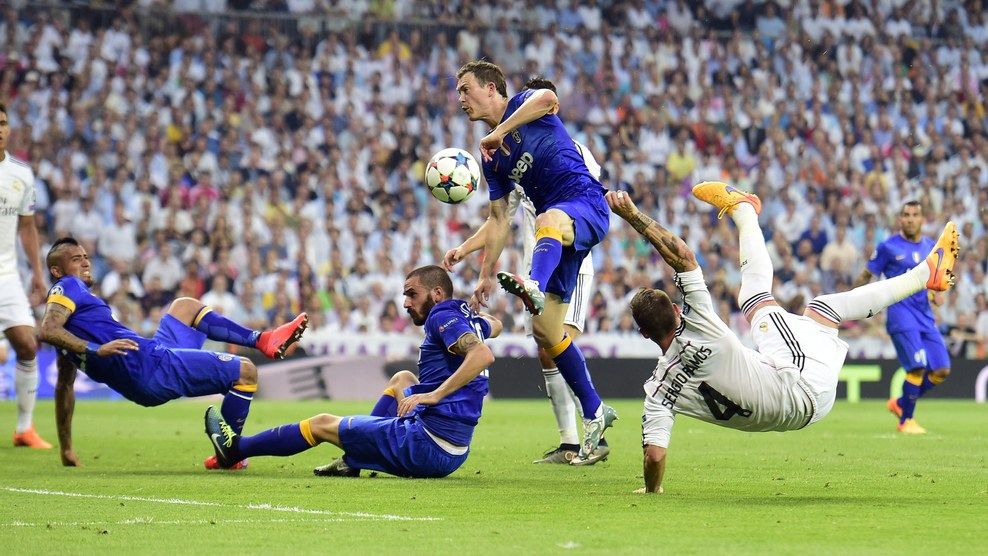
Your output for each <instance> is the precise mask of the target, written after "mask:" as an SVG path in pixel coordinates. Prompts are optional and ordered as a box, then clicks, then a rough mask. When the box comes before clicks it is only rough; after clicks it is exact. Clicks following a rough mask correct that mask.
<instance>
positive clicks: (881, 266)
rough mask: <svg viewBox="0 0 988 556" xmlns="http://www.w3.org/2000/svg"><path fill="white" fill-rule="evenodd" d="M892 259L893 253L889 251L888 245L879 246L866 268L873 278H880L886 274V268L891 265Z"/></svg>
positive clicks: (881, 244)
mask: <svg viewBox="0 0 988 556" xmlns="http://www.w3.org/2000/svg"><path fill="white" fill-rule="evenodd" d="M891 258H892V253H891V252H890V251H889V248H888V245H887V244H886V243H885V242H882V243H880V244H878V247H876V248H875V252H874V253H873V254H872V255H871V259H869V260H868V264H867V265H866V266H865V268H867V269H868V272H870V273H871V274H872V276H880V275H881V274H882V273H883V272H885V268H886V267H887V266H888V264H889V260H890V259H891Z"/></svg>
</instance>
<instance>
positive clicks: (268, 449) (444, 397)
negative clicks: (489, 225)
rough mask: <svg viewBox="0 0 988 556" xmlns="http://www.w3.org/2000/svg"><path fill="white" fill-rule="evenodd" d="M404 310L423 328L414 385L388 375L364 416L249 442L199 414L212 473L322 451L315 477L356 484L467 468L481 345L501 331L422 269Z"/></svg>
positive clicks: (210, 413)
mask: <svg viewBox="0 0 988 556" xmlns="http://www.w3.org/2000/svg"><path fill="white" fill-rule="evenodd" d="M404 295H405V303H404V307H405V310H406V311H407V312H408V314H409V316H410V317H411V318H412V322H414V323H415V324H416V326H424V327H425V339H424V340H423V341H422V346H421V347H420V351H419V362H418V371H419V373H418V378H416V377H415V375H414V374H412V373H411V372H409V371H401V372H399V373H396V374H395V375H394V376H393V377H392V378H391V381H390V382H389V383H388V387H387V389H385V391H384V394H383V395H382V396H381V398H380V399H379V400H378V402H377V404H376V405H375V406H374V408H373V409H372V410H371V413H370V415H366V416H365V415H356V416H346V417H340V416H336V415H330V414H328V413H323V414H320V415H316V416H315V417H312V418H309V419H305V420H303V421H301V422H299V423H292V424H288V425H282V426H280V427H276V428H273V429H269V430H266V431H264V432H262V433H259V434H256V435H254V436H241V435H240V434H239V433H238V432H237V431H235V430H233V428H232V427H230V426H229V425H228V424H227V423H226V420H225V419H224V418H223V416H221V415H220V414H219V413H218V412H217V411H216V410H215V408H212V407H210V408H209V409H208V410H207V411H206V417H205V421H206V436H207V437H209V440H210V442H212V444H213V448H214V449H215V451H216V457H217V459H218V460H219V461H220V464H221V465H232V464H234V463H235V462H237V461H239V460H242V459H244V458H247V457H251V456H290V455H294V454H297V453H299V452H303V451H305V450H308V449H309V448H312V447H313V446H316V445H317V444H321V443H323V442H329V443H332V444H335V445H336V446H339V447H340V448H342V449H343V452H344V453H343V457H342V458H340V459H338V460H336V461H334V462H332V463H330V464H329V465H326V466H323V467H320V468H317V469H316V470H315V473H316V474H317V475H336V476H357V475H359V474H360V470H361V469H369V470H374V471H383V472H385V473H390V474H392V475H398V476H401V477H445V476H447V475H449V474H450V473H452V472H454V471H456V470H457V469H458V468H459V467H460V466H461V465H463V462H464V461H466V459H467V454H468V453H469V450H470V441H471V439H472V438H473V430H474V428H475V427H476V426H477V423H478V421H479V420H480V413H481V409H482V407H483V404H484V396H485V395H486V394H487V367H488V366H489V365H490V364H491V363H493V362H494V354H493V353H491V350H490V348H488V347H487V346H486V345H484V339H486V338H493V337H495V336H497V335H498V334H500V333H501V322H500V321H499V320H497V319H496V318H494V317H492V316H490V315H486V314H480V313H477V312H475V311H473V309H471V308H470V306H469V305H468V304H467V302H466V301H461V300H459V299H453V298H452V297H453V283H452V281H451V280H450V278H449V274H447V272H446V271H445V270H443V269H442V268H441V267H438V266H424V267H420V268H417V269H415V270H413V271H412V272H410V273H409V274H408V276H407V277H406V278H405V289H404Z"/></svg>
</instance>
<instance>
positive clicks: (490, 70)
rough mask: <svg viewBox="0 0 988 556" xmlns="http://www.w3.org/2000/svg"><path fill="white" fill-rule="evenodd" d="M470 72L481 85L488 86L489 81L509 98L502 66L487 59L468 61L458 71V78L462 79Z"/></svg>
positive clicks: (501, 93) (502, 94)
mask: <svg viewBox="0 0 988 556" xmlns="http://www.w3.org/2000/svg"><path fill="white" fill-rule="evenodd" d="M468 73H472V74H473V75H474V77H476V78H477V81H478V82H479V83H480V84H481V85H484V86H486V85H487V84H488V83H493V84H494V88H495V89H497V92H498V93H499V94H500V95H501V96H502V97H504V98H508V86H507V84H505V82H504V72H503V71H501V68H500V67H498V66H497V64H493V63H491V62H488V61H487V60H474V61H472V62H467V63H465V64H463V66H461V67H460V69H459V71H457V72H456V78H457V79H460V78H461V77H463V76H464V75H466V74H468Z"/></svg>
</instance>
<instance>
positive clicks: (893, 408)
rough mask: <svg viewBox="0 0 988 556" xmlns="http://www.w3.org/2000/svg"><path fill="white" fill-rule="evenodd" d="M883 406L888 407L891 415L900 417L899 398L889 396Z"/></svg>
mask: <svg viewBox="0 0 988 556" xmlns="http://www.w3.org/2000/svg"><path fill="white" fill-rule="evenodd" d="M885 407H887V408H888V410H889V412H891V413H892V415H895V416H896V417H898V418H900V419H901V418H902V407H901V406H900V405H899V398H889V401H887V402H885Z"/></svg>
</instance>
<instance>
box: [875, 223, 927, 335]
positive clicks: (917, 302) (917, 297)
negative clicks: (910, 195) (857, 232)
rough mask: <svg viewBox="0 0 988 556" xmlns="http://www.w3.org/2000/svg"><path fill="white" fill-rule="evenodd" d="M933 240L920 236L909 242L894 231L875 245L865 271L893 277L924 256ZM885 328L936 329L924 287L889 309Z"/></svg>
mask: <svg viewBox="0 0 988 556" xmlns="http://www.w3.org/2000/svg"><path fill="white" fill-rule="evenodd" d="M934 244H935V242H934V241H933V240H932V239H930V238H928V237H923V238H920V240H919V241H918V242H912V241H909V240H908V239H906V238H904V237H902V234H896V235H894V236H892V237H890V238H888V239H886V240H885V241H883V242H881V243H880V244H878V247H877V248H876V249H875V253H874V254H873V255H872V256H871V260H869V261H868V266H867V268H868V272H870V273H872V274H873V275H875V276H879V275H882V274H884V275H885V277H886V278H894V277H896V276H900V275H902V274H904V273H905V272H906V271H908V270H910V269H912V268H913V267H915V266H916V265H918V264H920V263H921V262H923V261H924V260H925V259H926V256H927V255H929V253H930V251H932V250H933V246H934ZM885 327H886V329H887V330H888V331H889V333H894V332H903V331H906V330H920V329H923V330H935V329H936V322H935V321H934V319H933V310H932V309H931V307H930V300H929V297H928V294H927V292H926V290H922V291H920V292H917V293H914V294H913V295H910V296H909V297H907V298H905V299H903V300H902V301H900V302H898V303H895V304H893V305H891V306H890V307H889V308H888V314H887V316H886V321H885Z"/></svg>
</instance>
